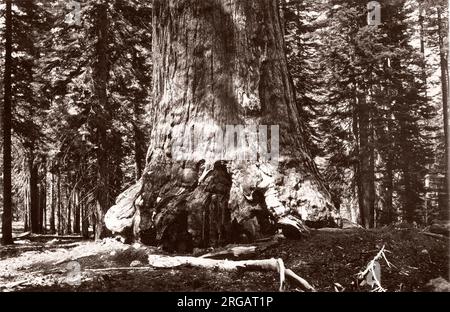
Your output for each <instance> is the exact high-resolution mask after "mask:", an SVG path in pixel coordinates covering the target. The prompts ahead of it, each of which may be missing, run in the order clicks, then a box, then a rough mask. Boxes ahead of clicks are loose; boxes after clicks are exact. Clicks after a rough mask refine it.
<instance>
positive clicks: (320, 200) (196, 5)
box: [105, 0, 338, 250]
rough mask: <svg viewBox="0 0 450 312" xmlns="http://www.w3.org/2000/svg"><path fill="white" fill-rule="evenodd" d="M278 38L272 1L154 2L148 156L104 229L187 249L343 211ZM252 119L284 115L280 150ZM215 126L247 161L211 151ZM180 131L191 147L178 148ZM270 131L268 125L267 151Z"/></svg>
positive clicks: (264, 121) (328, 218)
mask: <svg viewBox="0 0 450 312" xmlns="http://www.w3.org/2000/svg"><path fill="white" fill-rule="evenodd" d="M283 44H284V42H283V37H282V30H281V25H280V18H279V11H278V7H277V1H276V0H261V1H247V0H227V1H225V0H196V1H193V0H190V1H183V0H179V1H166V0H155V1H154V6H153V57H154V60H153V61H154V63H153V64H154V65H153V66H154V72H153V83H154V87H153V105H152V112H151V113H152V114H151V115H152V117H153V120H152V129H151V138H150V144H149V150H148V153H147V159H146V161H147V162H146V167H145V170H144V173H143V176H142V178H141V180H140V181H139V183H138V184H136V185H134V186H132V187H131V188H129V189H128V190H127V191H126V192H125V193H123V194H122V195H121V196H119V198H118V199H117V201H116V205H115V206H113V207H112V208H111V209H110V210H109V211H108V213H107V214H106V216H105V222H106V225H107V227H108V228H109V229H110V230H112V231H113V232H120V233H132V235H133V236H134V237H139V239H140V240H141V241H142V242H144V243H150V244H155V243H157V244H162V245H163V246H165V247H167V248H168V249H177V250H183V249H184V250H186V249H189V248H191V247H193V246H210V245H213V246H215V245H219V244H223V243H226V242H230V241H237V240H251V239H254V238H257V237H259V236H261V235H265V234H268V233H271V232H273V231H274V230H275V229H276V228H277V227H281V228H282V229H283V231H284V233H285V234H287V235H297V234H298V233H301V229H302V227H303V223H304V222H306V224H307V225H308V224H309V225H317V226H320V225H330V224H334V223H335V222H336V221H337V220H338V215H337V213H336V211H335V209H334V207H333V205H332V204H331V201H330V196H329V194H328V192H327V190H326V188H325V187H324V185H323V184H322V182H321V180H320V178H319V174H318V172H317V169H316V167H315V165H314V162H313V160H312V159H311V157H310V156H309V153H308V151H307V150H306V147H305V144H304V137H303V136H304V131H303V130H302V122H301V120H300V116H299V114H298V111H297V108H296V105H295V102H294V94H293V89H292V86H291V84H290V82H289V74H288V69H287V64H286V58H285V55H284V51H283ZM227 125H243V128H242V129H241V130H245V131H247V133H246V136H245V137H242V136H241V135H242V131H239V128H235V129H232V127H230V126H228V128H227V127H226V126H227ZM251 125H253V126H257V125H278V126H279V149H280V156H279V158H276V157H274V156H273V155H272V159H266V158H265V157H264V155H263V151H264V150H265V149H266V148H267V146H261V144H264V143H265V142H266V141H265V140H264V138H263V136H264V131H262V130H264V128H260V129H259V133H258V135H257V137H255V136H253V137H252V133H251V131H249V129H250V128H251V127H250V126H251ZM269 128H270V126H269ZM218 129H221V130H222V131H225V137H226V136H227V135H228V134H229V130H230V129H231V130H235V131H236V132H237V138H234V137H233V136H234V133H233V134H232V136H231V137H232V139H231V140H232V141H234V140H237V141H238V142H240V143H241V145H239V143H238V144H237V147H236V149H237V153H238V154H239V153H240V152H242V151H243V150H245V153H244V154H245V155H246V156H247V157H245V159H244V160H242V158H240V159H241V160H236V159H235V160H233V159H232V158H229V157H224V158H225V159H223V158H222V159H221V156H223V154H217V153H215V152H216V151H217V140H219V141H221V139H222V138H219V135H221V134H222V132H220V131H219V130H218ZM192 133H194V135H193V136H192V141H190V140H189V139H188V140H184V141H183V140H180V138H191V137H190V135H191V134H192ZM198 133H202V134H203V135H202V136H201V138H198V137H197V136H196V134H198ZM218 133H219V134H218ZM253 134H254V133H253ZM180 141H181V146H182V147H183V148H184V150H185V151H186V152H187V153H186V154H185V155H184V156H186V155H187V156H188V157H184V158H180V157H179V155H178V154H177V153H174V151H177V149H174V145H177V144H178V146H180ZM214 142H215V144H216V145H214ZM276 142H277V137H276V133H275V132H272V133H271V139H270V142H269V145H270V146H272V152H273V151H274V148H275V147H276ZM255 143H257V145H259V146H258V147H257V148H254V144H255ZM208 144H209V145H208ZM193 146H194V147H193ZM195 146H197V147H198V146H202V147H204V149H203V151H205V152H204V153H201V152H199V150H201V149H196V148H195ZM210 146H215V148H212V149H208V147H210ZM219 147H220V146H219ZM252 152H253V154H252ZM240 155H243V154H240ZM277 160H278V162H277Z"/></svg>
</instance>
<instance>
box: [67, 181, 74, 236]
mask: <svg viewBox="0 0 450 312" xmlns="http://www.w3.org/2000/svg"><path fill="white" fill-rule="evenodd" d="M72 195H73V194H72V178H71V174H70V172H69V173H68V176H67V184H66V205H67V222H66V224H67V226H66V230H67V234H69V235H70V234H72V198H73V196H72Z"/></svg>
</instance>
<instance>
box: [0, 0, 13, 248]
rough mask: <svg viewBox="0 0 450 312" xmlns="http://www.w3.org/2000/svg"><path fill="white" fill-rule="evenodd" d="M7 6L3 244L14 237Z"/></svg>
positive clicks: (7, 19) (8, 20)
mask: <svg viewBox="0 0 450 312" xmlns="http://www.w3.org/2000/svg"><path fill="white" fill-rule="evenodd" d="M5 2H6V7H5V33H4V36H5V41H6V42H5V72H4V76H3V79H4V87H3V90H4V96H3V112H2V126H3V127H2V128H3V214H2V244H3V245H10V244H13V239H12V196H11V193H12V192H11V98H12V88H11V82H12V81H11V63H12V13H11V0H6V1H5Z"/></svg>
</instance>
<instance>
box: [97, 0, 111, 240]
mask: <svg viewBox="0 0 450 312" xmlns="http://www.w3.org/2000/svg"><path fill="white" fill-rule="evenodd" d="M95 11H96V28H95V30H96V38H97V42H96V47H95V48H96V56H97V60H96V63H95V66H94V77H95V78H94V88H95V93H96V97H97V101H98V103H97V107H96V110H97V112H96V113H97V121H96V123H97V125H96V128H97V145H98V149H97V167H98V171H97V178H98V179H97V184H98V185H97V192H96V197H97V203H96V210H95V220H96V226H95V239H102V238H104V237H106V236H108V230H107V228H106V227H105V225H104V221H103V220H104V214H105V213H106V211H107V210H108V208H109V207H110V204H111V198H110V190H109V188H110V187H109V169H108V162H109V159H108V158H109V157H108V142H107V140H108V137H107V130H108V129H109V127H108V125H109V123H110V118H109V113H108V111H109V108H108V94H107V83H108V76H109V75H108V72H109V66H108V58H107V52H108V51H107V50H108V5H107V3H106V2H105V1H101V3H99V4H97V5H96V8H95Z"/></svg>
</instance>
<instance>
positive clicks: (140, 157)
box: [133, 102, 145, 181]
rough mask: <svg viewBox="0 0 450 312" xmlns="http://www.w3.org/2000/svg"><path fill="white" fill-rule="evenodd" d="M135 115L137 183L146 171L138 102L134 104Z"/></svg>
mask: <svg viewBox="0 0 450 312" xmlns="http://www.w3.org/2000/svg"><path fill="white" fill-rule="evenodd" d="M133 114H134V124H133V131H134V162H135V177H136V181H139V179H140V178H141V176H142V171H143V169H144V163H143V162H144V159H145V155H144V151H143V147H142V145H143V142H142V141H143V138H142V137H143V135H142V132H141V130H140V129H139V126H138V125H139V105H138V103H137V102H135V103H134V106H133Z"/></svg>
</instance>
